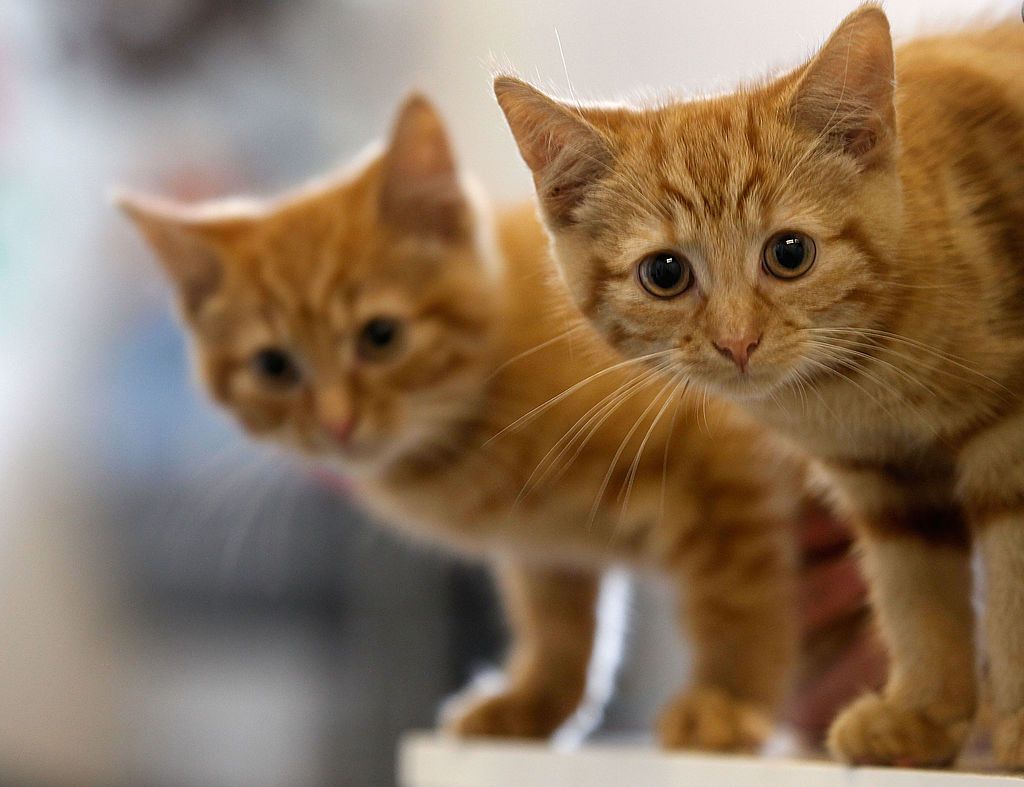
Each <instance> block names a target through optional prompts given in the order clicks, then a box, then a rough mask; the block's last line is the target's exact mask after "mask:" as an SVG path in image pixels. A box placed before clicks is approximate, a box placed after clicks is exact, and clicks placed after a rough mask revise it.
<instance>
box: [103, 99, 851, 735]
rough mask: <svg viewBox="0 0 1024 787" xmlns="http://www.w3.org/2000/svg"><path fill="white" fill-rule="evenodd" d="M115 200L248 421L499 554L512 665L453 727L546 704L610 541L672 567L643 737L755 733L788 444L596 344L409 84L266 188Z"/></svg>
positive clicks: (588, 607) (580, 683)
mask: <svg viewBox="0 0 1024 787" xmlns="http://www.w3.org/2000/svg"><path fill="white" fill-rule="evenodd" d="M121 204H122V206H123V207H124V209H125V210H126V211H127V213H128V214H129V215H130V216H131V217H132V218H133V219H134V220H135V222H136V223H137V224H138V226H139V228H140V229H141V230H142V232H143V233H144V234H145V236H146V238H147V239H148V240H149V242H150V243H151V244H152V246H153V248H154V249H155V250H156V252H157V254H158V255H159V257H160V258H161V261H162V262H163V264H164V266H165V268H166V270H167V272H168V273H169V274H170V277H171V278H172V280H173V281H174V283H175V284H176V285H177V288H178V291H179V295H180V305H181V309H182V313H183V315H184V318H185V322H186V324H187V327H188V329H189V331H190V334H191V338H192V343H193V349H194V352H195V361H196V365H197V368H198V370H199V373H200V375H201V377H202V380H203V381H204V383H205V385H206V387H207V388H208V390H209V392H210V394H211V395H212V397H213V398H214V399H215V400H216V401H217V402H219V403H220V404H222V405H224V406H225V407H227V408H228V409H229V410H230V411H231V412H232V413H233V414H234V415H235V416H236V417H237V418H238V420H239V421H240V422H241V424H242V425H243V426H244V428H245V429H246V430H247V431H248V432H249V433H250V434H252V435H255V436H258V437H263V438H268V439H270V440H273V441H277V442H280V443H283V444H285V445H288V446H290V447H293V448H295V449H297V450H299V451H302V452H304V453H306V454H309V455H311V456H313V457H316V458H319V459H322V460H326V461H329V462H332V463H334V464H335V465H336V466H337V467H338V468H340V469H341V470H342V471H343V472H344V473H345V474H346V475H348V476H349V477H351V478H352V479H354V482H355V484H356V487H357V491H358V494H359V497H360V498H361V499H362V500H363V501H364V502H365V503H366V504H367V505H368V506H369V507H371V508H372V509H373V510H375V511H376V512H378V513H379V514H381V515H382V516H383V517H384V518H385V519H387V520H388V521H391V522H394V523H397V524H398V525H399V526H401V527H403V528H404V529H405V530H407V531H408V532H409V533H412V534H414V535H421V536H426V537H429V538H432V539H434V540H437V541H440V542H443V543H445V544H449V545H451V546H452V547H454V548H456V549H458V550H461V551H463V552H468V553H470V554H476V555H481V556H484V557H486V558H488V559H490V560H492V561H493V562H494V563H495V565H496V567H497V569H498V577H499V580H500V585H501V590H502V593H503V595H504V600H505V605H506V608H507V611H508V615H509V618H510V623H511V626H512V629H513V641H514V642H513V648H512V653H511V656H510V661H509V670H508V674H509V683H508V687H507V688H506V689H505V691H504V692H503V693H501V694H499V695H498V696H496V697H493V698H490V699H486V700H483V701H481V702H479V703H478V704H476V705H475V706H473V707H471V708H470V709H469V710H468V711H467V712H466V713H465V715H463V716H462V717H461V718H459V719H458V720H457V721H456V723H455V725H454V726H455V729H456V730H457V731H459V732H461V733H465V734H486V735H517V736H547V735H548V734H550V733H551V732H552V731H553V730H554V729H555V728H557V727H558V726H559V725H560V724H561V723H562V722H563V721H564V720H565V719H566V718H567V717H568V716H569V715H570V714H571V713H572V712H573V710H574V709H575V708H576V707H577V705H578V703H579V702H580V699H581V697H582V695H583V692H584V684H585V679H586V670H587V665H588V661H589V658H590V654H591V647H592V644H593V637H594V627H595V613H596V611H595V607H594V604H595V595H596V593H597V587H598V578H599V575H600V573H601V572H602V570H603V569H604V568H605V567H607V566H608V565H609V564H610V563H626V564H630V565H635V566H647V567H651V568H654V569H658V570H660V571H662V572H664V573H665V574H667V575H668V576H669V577H670V578H671V579H672V581H673V582H675V583H676V584H677V585H678V587H679V589H680V590H681V591H682V590H685V593H684V598H685V615H684V616H683V620H682V622H683V623H684V625H685V626H686V629H687V632H688V639H689V640H690V641H691V642H692V643H693V645H694V649H695V673H694V685H693V686H692V687H691V688H689V689H688V690H686V691H684V692H682V693H681V694H680V695H679V697H677V698H676V699H674V700H673V701H672V702H671V703H670V704H669V705H668V707H667V708H666V710H665V711H664V713H663V715H662V717H661V721H660V723H659V733H660V737H661V740H662V742H663V743H664V744H666V745H669V746H694V747H701V748H710V749H741V748H750V747H753V746H755V745H757V744H758V743H759V742H760V741H761V740H762V739H763V737H764V735H765V734H766V732H767V730H768V729H769V726H770V725H769V721H770V720H771V719H772V717H773V716H774V715H775V713H776V711H777V708H778V705H779V701H780V699H781V698H782V697H783V695H784V694H785V693H786V690H787V686H788V683H789V675H790V665H791V661H792V654H793V651H794V646H795V629H796V615H795V611H794V601H795V599H794V581H793V580H794V557H795V556H796V555H795V553H796V547H795V544H794V532H793V528H792V523H793V522H794V521H795V518H796V516H797V509H798V507H799V506H800V505H801V502H800V501H801V494H800V482H801V478H802V476H803V468H802V466H801V465H800V464H799V463H797V462H796V461H794V460H792V459H790V458H788V457H787V456H786V455H784V454H783V453H780V451H779V448H778V447H777V446H776V445H775V444H774V442H773V440H772V439H771V438H770V437H769V436H768V435H767V434H766V432H765V431H764V430H763V429H762V428H760V427H757V426H755V425H754V424H753V423H752V422H750V421H748V420H747V419H746V417H744V416H741V415H739V414H738V413H735V412H733V411H731V410H730V409H728V408H727V407H726V406H724V405H721V404H717V403H714V402H710V401H707V402H701V401H700V400H699V399H693V398H691V397H690V396H688V395H686V394H685V391H684V389H685V384H683V383H681V382H680V381H679V379H678V378H677V377H676V376H672V375H669V376H662V375H661V374H660V373H659V370H658V369H657V368H656V369H655V370H653V371H641V372H640V373H639V374H638V373H637V370H640V369H642V368H643V363H644V362H643V361H636V362H632V361H631V362H625V363H623V362H620V361H618V360H617V359H616V358H615V357H614V356H613V355H612V354H611V352H610V350H608V349H607V348H606V347H605V346H604V345H603V344H602V343H601V342H600V340H598V339H597V338H596V337H595V336H594V335H593V334H592V333H591V332H590V331H589V329H588V328H587V326H586V325H585V323H584V322H583V321H582V318H581V316H580V315H579V314H578V312H577V311H576V310H575V309H574V308H572V307H571V306H570V301H569V299H568V295H567V294H566V293H565V292H564V288H563V287H562V286H561V285H560V284H559V283H558V282H557V281H556V280H554V279H553V278H552V277H551V276H550V274H549V272H548V267H549V266H550V262H549V261H548V260H547V255H546V244H547V240H546V238H545V236H544V233H543V229H542V228H541V226H540V224H539V222H538V221H537V220H536V218H535V217H534V214H533V207H532V206H530V205H524V206H522V207H519V208H516V209H514V210H511V211H507V212H503V213H501V214H500V216H499V220H498V223H497V232H496V236H497V237H496V238H492V237H491V235H490V234H489V233H488V231H487V230H488V222H487V221H486V213H485V212H484V211H483V210H482V208H480V207H479V206H477V205H475V204H474V202H473V201H472V200H470V199H469V197H468V196H467V193H466V191H465V190H464V189H463V187H462V184H461V183H460V180H459V177H458V173H457V170H456V167H455V164H454V162H453V159H452V156H451V153H450V150H449V146H448V142H447V140H446V137H445V134H444V131H443V128H442V126H441V123H440V121H439V119H438V117H437V116H436V114H435V113H434V111H433V110H432V109H431V107H430V106H429V104H427V103H426V102H425V101H424V100H423V99H421V98H415V97H414V98H412V99H410V100H409V101H408V103H407V104H406V105H405V107H404V108H403V110H402V112H401V114H400V117H399V119H398V122H397V125H396V128H395V131H394V134H393V137H392V139H391V142H390V145H389V147H388V149H387V150H386V152H384V153H383V154H380V155H376V156H374V157H373V158H372V159H370V160H369V161H368V162H367V163H364V164H363V165H362V166H360V167H359V168H357V169H356V170H355V171H354V172H352V173H350V174H347V175H345V176H344V177H342V178H340V179H338V180H335V181H332V182H327V183H324V184H321V185H318V186H316V187H313V188H309V189H306V190H304V191H301V192H299V193H297V194H294V195H291V196H288V197H286V198H285V199H282V200H279V201H275V202H273V203H270V204H246V203H235V204H229V203H224V204H219V205H205V206H197V207H183V206H177V205H172V204H167V203H163V202H160V201H156V200H152V199H140V198H125V199H123V200H122V202H121ZM670 448H671V449H672V450H670ZM854 606H856V605H855V604H854ZM850 625H853V624H852V623H849V622H848V624H847V626H848V627H849V626H850ZM840 630H841V627H840ZM834 635H835V629H833V631H832V632H831V634H830V636H834ZM822 652H824V651H822ZM819 655H821V654H820V653H819ZM834 656H835V654H834V653H833V654H832V655H831V656H830V657H834ZM856 677H857V676H855V679H854V680H853V681H851V683H853V684H854V687H856V684H857V683H858V682H859V681H858V680H856ZM863 679H864V680H866V681H870V680H871V677H870V671H868V674H867V675H865V676H864V677H863ZM850 688H851V687H847V690H846V696H847V697H849V696H850Z"/></svg>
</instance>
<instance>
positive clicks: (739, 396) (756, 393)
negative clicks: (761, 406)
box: [704, 370, 784, 402]
mask: <svg viewBox="0 0 1024 787" xmlns="http://www.w3.org/2000/svg"><path fill="white" fill-rule="evenodd" d="M704 384H705V385H706V386H707V388H708V390H709V391H711V392H712V393H715V394H718V395H719V396H722V397H724V398H727V399H734V400H737V401H744V402H753V401H758V400H760V399H766V398H768V397H769V396H770V395H771V394H772V393H773V392H774V391H775V390H776V389H778V388H781V387H782V385H783V384H784V379H783V376H782V375H779V374H776V373H774V372H769V371H762V370H752V371H748V372H746V373H743V374H741V373H739V372H736V373H734V374H722V375H716V376H715V377H713V378H708V379H706V380H705V381H704Z"/></svg>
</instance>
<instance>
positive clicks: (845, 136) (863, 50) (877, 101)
mask: <svg viewBox="0 0 1024 787" xmlns="http://www.w3.org/2000/svg"><path fill="white" fill-rule="evenodd" d="M893 82H894V59H893V48H892V36H891V34H890V32H889V21H888V19H886V16H885V14H884V13H883V12H882V10H881V9H880V8H879V7H878V6H875V5H865V6H862V7H861V8H859V9H858V10H856V11H854V12H853V13H852V14H850V15H849V16H848V17H846V19H844V20H843V22H842V23H841V24H840V25H839V27H838V28H837V29H836V31H835V32H834V33H833V34H832V36H831V38H829V40H828V41H827V42H826V43H825V46H824V47H822V49H821V51H820V52H819V53H818V54H817V56H816V57H815V58H814V59H813V60H812V61H811V62H810V63H809V64H808V65H807V66H806V68H805V71H804V73H803V75H802V76H801V77H800V80H799V82H798V84H797V87H796V93H795V95H794V97H793V99H792V105H791V111H792V116H793V118H794V120H795V122H796V124H797V125H798V126H800V127H802V128H803V129H805V130H807V131H809V132H810V133H811V134H813V135H814V136H816V137H821V138H823V139H825V140H827V141H828V142H829V144H831V145H832V146H833V147H835V148H836V149H839V150H842V151H843V152H845V153H847V154H848V155H850V156H853V157H854V158H856V159H857V161H858V163H859V164H860V166H861V167H862V168H863V169H869V168H871V167H872V166H873V165H874V164H875V163H877V162H878V161H880V160H882V159H883V158H884V157H885V156H886V155H887V154H889V153H891V152H892V149H893V146H894V145H895V140H896V114H895V107H894V104H893Z"/></svg>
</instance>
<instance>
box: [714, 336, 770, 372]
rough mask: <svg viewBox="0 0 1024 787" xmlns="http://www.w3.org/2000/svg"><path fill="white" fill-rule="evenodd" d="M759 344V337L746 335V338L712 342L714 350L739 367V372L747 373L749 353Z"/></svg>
mask: <svg viewBox="0 0 1024 787" xmlns="http://www.w3.org/2000/svg"><path fill="white" fill-rule="evenodd" d="M760 343H761V336H760V335H757V334H754V333H748V334H747V335H746V336H742V337H739V338H731V339H721V340H719V341H717V342H712V344H714V345H715V349H716V350H718V352H720V353H721V354H722V355H724V356H725V357H726V358H728V359H729V360H730V361H732V362H733V363H734V364H736V365H737V366H738V367H739V370H740V371H741V372H745V371H747V361H749V360H750V355H751V353H753V352H754V350H756V349H757V346H758V345H759V344H760Z"/></svg>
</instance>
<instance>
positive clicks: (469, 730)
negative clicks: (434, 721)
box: [448, 691, 578, 738]
mask: <svg viewBox="0 0 1024 787" xmlns="http://www.w3.org/2000/svg"><path fill="white" fill-rule="evenodd" d="M577 704H578V703H577V702H573V701H572V700H570V699H567V698H563V697H560V696H555V695H552V694H541V693H536V692H522V691H519V692H517V691H508V692H503V693H501V694H497V695H495V696H493V697H486V698H484V699H481V700H477V701H476V702H474V703H472V704H471V705H470V706H469V707H468V708H467V709H466V710H465V711H464V712H463V713H461V714H460V715H459V716H458V717H457V718H456V719H455V720H454V721H453V722H451V723H450V724H449V725H448V729H449V730H450V731H451V732H453V733H455V734H456V735H459V736H461V737H464V738H548V737H550V736H551V734H552V733H554V731H555V730H557V729H558V728H559V727H561V726H562V723H563V722H565V720H566V719H568V718H569V717H570V716H571V715H572V714H573V712H574V711H575V710H576V705H577Z"/></svg>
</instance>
